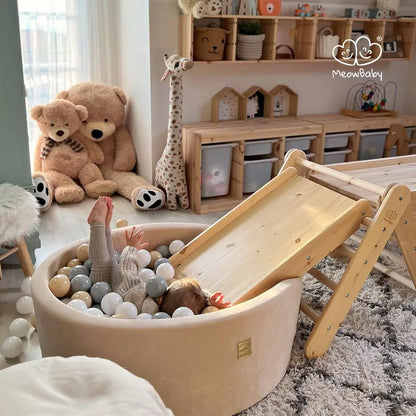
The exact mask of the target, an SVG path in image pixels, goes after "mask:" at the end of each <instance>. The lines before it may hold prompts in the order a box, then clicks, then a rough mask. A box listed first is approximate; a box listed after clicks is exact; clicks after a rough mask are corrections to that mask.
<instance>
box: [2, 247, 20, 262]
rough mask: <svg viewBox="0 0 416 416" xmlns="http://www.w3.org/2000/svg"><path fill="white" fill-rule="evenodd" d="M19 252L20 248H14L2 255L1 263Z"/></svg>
mask: <svg viewBox="0 0 416 416" xmlns="http://www.w3.org/2000/svg"><path fill="white" fill-rule="evenodd" d="M18 250H19V247H17V246H16V247H13V248H11V249H10V250H8V251H6V252H5V253H3V254H1V255H0V261H2V260H4V259H5V258H6V257H9V256H11V255H12V254H13V253H16V251H18Z"/></svg>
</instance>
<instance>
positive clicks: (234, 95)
mask: <svg viewBox="0 0 416 416" xmlns="http://www.w3.org/2000/svg"><path fill="white" fill-rule="evenodd" d="M246 108H247V98H246V97H245V96H244V95H242V94H240V93H239V92H237V91H236V90H235V89H233V88H230V87H225V88H223V89H222V90H221V91H220V92H218V93H217V94H215V95H214V96H213V97H212V99H211V120H212V121H213V122H214V123H216V122H218V121H223V120H245V119H246Z"/></svg>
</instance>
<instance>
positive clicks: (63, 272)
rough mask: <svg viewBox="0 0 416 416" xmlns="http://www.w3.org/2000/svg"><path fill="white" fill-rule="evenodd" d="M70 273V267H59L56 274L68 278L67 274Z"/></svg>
mask: <svg viewBox="0 0 416 416" xmlns="http://www.w3.org/2000/svg"><path fill="white" fill-rule="evenodd" d="M70 271H71V268H70V267H68V266H64V267H61V268H60V269H59V270H58V272H57V273H56V274H65V275H66V276H68V277H69V272H70Z"/></svg>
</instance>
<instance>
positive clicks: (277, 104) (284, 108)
mask: <svg viewBox="0 0 416 416" xmlns="http://www.w3.org/2000/svg"><path fill="white" fill-rule="evenodd" d="M269 94H270V96H271V102H272V111H271V113H272V115H271V117H280V116H294V117H296V116H297V115H298V95H297V94H296V93H295V92H294V91H293V90H292V89H291V88H289V87H288V86H287V85H277V86H276V87H274V88H273V89H272V90H271V91H270V92H269Z"/></svg>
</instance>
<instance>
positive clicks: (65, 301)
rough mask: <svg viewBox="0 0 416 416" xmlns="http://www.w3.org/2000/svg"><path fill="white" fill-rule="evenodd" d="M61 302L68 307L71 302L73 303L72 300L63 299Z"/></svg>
mask: <svg viewBox="0 0 416 416" xmlns="http://www.w3.org/2000/svg"><path fill="white" fill-rule="evenodd" d="M61 302H62V303H63V304H64V305H68V303H69V302H71V298H62V299H61Z"/></svg>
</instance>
